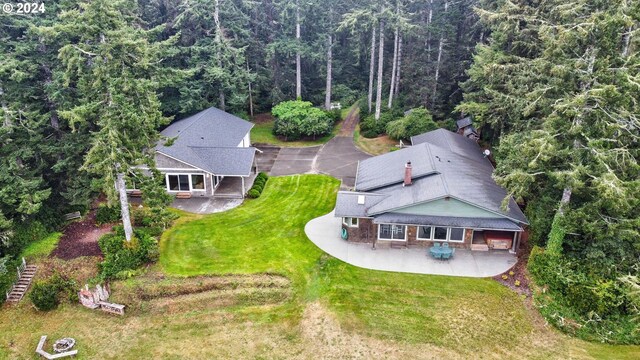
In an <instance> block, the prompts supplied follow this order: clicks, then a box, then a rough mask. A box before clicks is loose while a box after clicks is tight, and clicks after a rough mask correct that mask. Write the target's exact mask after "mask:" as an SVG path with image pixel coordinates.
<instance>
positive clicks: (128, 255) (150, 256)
mask: <svg viewBox="0 0 640 360" xmlns="http://www.w3.org/2000/svg"><path fill="white" fill-rule="evenodd" d="M98 245H100V250H102V253H103V254H104V260H103V261H102V262H101V263H100V265H99V268H100V277H101V278H102V279H103V280H106V279H120V278H126V277H128V274H131V271H132V270H136V269H137V268H139V267H141V266H142V265H144V264H147V263H150V262H154V261H156V260H158V257H159V255H160V252H159V249H158V242H157V241H156V239H155V238H154V237H153V236H151V235H150V233H149V232H147V231H145V230H144V229H142V230H140V229H136V231H135V236H134V238H133V239H131V241H130V242H127V241H125V238H124V234H122V231H121V228H117V229H116V233H115V234H106V235H104V236H102V237H101V238H100V240H98Z"/></svg>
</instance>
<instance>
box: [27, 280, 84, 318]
mask: <svg viewBox="0 0 640 360" xmlns="http://www.w3.org/2000/svg"><path fill="white" fill-rule="evenodd" d="M75 285H76V284H75V282H74V281H73V280H69V279H66V278H63V277H62V276H60V275H59V274H54V275H53V276H52V277H50V278H48V279H47V280H41V281H38V282H36V283H35V284H34V286H33V288H32V289H31V292H30V293H29V299H30V300H31V302H32V303H33V305H34V306H35V307H36V309H38V310H40V311H50V310H53V309H55V308H57V307H58V305H59V304H60V297H61V296H65V297H66V298H67V299H68V300H69V301H73V300H74V299H75V296H74V295H75Z"/></svg>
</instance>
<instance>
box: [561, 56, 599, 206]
mask: <svg viewBox="0 0 640 360" xmlns="http://www.w3.org/2000/svg"><path fill="white" fill-rule="evenodd" d="M596 52H597V50H596V49H595V48H594V47H593V46H589V47H588V48H587V51H586V52H585V56H586V57H588V59H589V60H588V61H589V62H588V64H587V76H586V79H587V80H585V81H583V82H582V84H580V90H581V91H582V93H583V94H584V93H585V92H587V91H588V90H589V89H590V88H591V76H592V75H593V67H594V65H595V62H596ZM585 107H586V105H585ZM583 110H585V109H583ZM573 125H574V126H575V127H580V126H582V113H579V114H578V115H577V116H576V117H575V119H574V120H573ZM581 147H582V143H581V142H580V140H579V139H575V140H573V150H574V151H575V152H577V151H578V150H579V149H580V148H581ZM576 158H577V156H576ZM572 191H573V189H572V188H571V187H570V186H567V187H565V188H564V189H563V190H562V198H561V199H560V205H559V206H558V214H559V215H560V216H563V215H564V210H565V208H566V207H567V205H568V204H569V202H570V201H571V193H572Z"/></svg>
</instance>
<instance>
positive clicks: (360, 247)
mask: <svg viewBox="0 0 640 360" xmlns="http://www.w3.org/2000/svg"><path fill="white" fill-rule="evenodd" d="M340 223H341V220H340V218H336V217H334V213H333V211H332V212H330V213H329V214H327V215H324V216H321V217H318V218H315V219H313V220H311V221H309V222H308V223H307V225H306V226H305V228H304V231H305V233H306V234H307V236H308V237H309V239H310V240H311V241H312V242H313V243H314V244H316V246H318V247H319V248H320V249H322V250H323V251H324V252H326V253H328V254H329V255H331V256H333V257H335V258H338V259H340V260H342V261H344V262H346V263H348V264H351V265H354V266H358V267H361V268H365V269H371V270H384V271H395V272H406V273H414V274H433V275H450V276H467V277H490V276H496V275H499V274H502V273H504V272H505V271H509V269H511V268H512V267H513V266H514V265H515V264H516V261H517V258H516V256H515V255H512V254H509V253H508V252H498V251H488V252H479V251H470V250H461V249H456V253H455V255H454V257H453V258H452V259H451V260H448V261H443V260H436V259H433V258H431V257H430V256H429V255H428V252H427V249H426V248H414V249H411V248H410V249H391V248H378V249H376V250H374V249H372V248H371V244H355V243H349V242H347V241H345V240H342V238H341V237H340Z"/></svg>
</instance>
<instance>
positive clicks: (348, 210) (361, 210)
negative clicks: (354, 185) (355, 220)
mask: <svg viewBox="0 0 640 360" xmlns="http://www.w3.org/2000/svg"><path fill="white" fill-rule="evenodd" d="M360 195H364V197H365V199H364V204H358V196H360ZM385 197H387V195H384V194H375V193H362V192H352V191H339V192H338V198H337V199H336V213H335V215H336V216H339V217H367V216H368V215H367V209H368V208H370V207H371V206H374V205H375V204H377V203H378V202H379V201H380V200H382V199H384V198H385Z"/></svg>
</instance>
